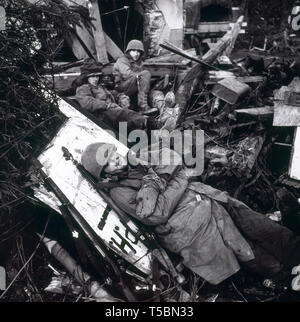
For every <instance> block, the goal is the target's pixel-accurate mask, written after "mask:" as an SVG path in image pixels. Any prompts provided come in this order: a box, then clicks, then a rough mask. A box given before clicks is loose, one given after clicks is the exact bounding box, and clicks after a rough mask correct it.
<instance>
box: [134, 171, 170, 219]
mask: <svg viewBox="0 0 300 322" xmlns="http://www.w3.org/2000/svg"><path fill="white" fill-rule="evenodd" d="M165 188H166V181H165V180H164V179H161V178H159V176H158V175H157V174H156V173H155V172H154V171H153V170H152V169H149V171H148V175H146V176H144V177H143V183H142V187H141V189H140V190H139V191H138V193H137V196H136V215H137V216H139V217H140V218H146V217H149V216H151V215H152V214H153V212H154V210H155V207H156V202H157V198H158V196H159V194H160V193H161V192H163V191H164V190H165Z"/></svg>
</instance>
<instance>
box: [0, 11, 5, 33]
mask: <svg viewBox="0 0 300 322" xmlns="http://www.w3.org/2000/svg"><path fill="white" fill-rule="evenodd" d="M5 25H6V11H5V8H4V7H2V6H0V31H1V30H5Z"/></svg>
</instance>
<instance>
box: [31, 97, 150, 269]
mask: <svg viewBox="0 0 300 322" xmlns="http://www.w3.org/2000/svg"><path fill="white" fill-rule="evenodd" d="M59 107H60V110H61V111H62V113H63V114H65V115H66V116H67V117H68V120H67V121H66V122H65V124H64V125H63V126H62V127H61V128H60V130H59V132H58V133H57V135H56V136H55V138H54V139H53V140H52V141H51V142H50V143H49V145H48V146H47V147H46V149H45V151H44V152H43V153H42V154H41V155H39V156H38V160H39V161H40V162H41V164H42V165H43V169H42V170H43V171H44V172H45V173H46V174H47V175H48V176H49V177H50V178H51V179H52V180H53V181H54V182H55V184H56V185H57V186H58V188H59V189H60V190H61V191H62V192H63V193H64V194H65V196H66V197H67V198H68V200H69V201H70V202H71V203H72V204H73V205H74V207H75V208H76V209H77V211H78V212H79V213H80V214H81V216H82V218H83V219H84V220H85V222H86V223H87V224H88V225H89V226H90V228H91V229H92V230H93V231H94V232H95V233H96V235H97V236H99V238H101V239H102V240H103V242H104V243H105V245H107V247H109V248H110V249H112V250H113V251H114V252H116V253H117V254H118V255H119V256H121V257H122V258H124V259H125V260H126V261H127V262H129V263H131V264H133V265H134V266H135V267H136V268H137V269H138V270H139V271H141V272H142V273H144V274H147V275H149V274H150V273H151V259H152V255H151V252H149V249H148V248H147V247H146V245H145V244H144V243H143V240H145V237H144V236H140V237H138V235H139V234H140V233H139V229H138V227H137V226H136V225H135V224H134V223H133V222H132V221H131V220H129V222H128V223H127V224H126V225H124V224H123V223H122V222H121V220H120V218H119V217H118V215H117V214H116V212H115V211H113V210H111V211H110V212H109V213H108V216H107V217H106V215H105V217H106V219H105V220H104V212H105V210H106V206H107V204H106V202H105V201H104V200H103V199H102V197H101V196H100V194H99V193H98V192H97V191H96V190H95V189H94V188H93V187H92V185H91V184H90V183H89V182H88V181H87V180H86V179H85V178H84V177H83V176H82V175H81V174H80V172H79V170H78V169H77V168H76V167H75V166H74V164H73V163H72V161H67V160H66V159H65V158H64V157H63V151H62V147H63V146H64V147H66V148H67V149H68V150H69V151H70V152H71V154H72V155H73V157H74V158H75V159H76V160H77V161H78V162H80V158H81V154H82V152H83V150H84V148H85V147H86V146H87V145H88V144H90V143H93V142H106V143H113V144H115V145H116V146H117V150H118V152H119V153H120V154H122V155H125V154H126V153H127V151H128V148H127V147H126V146H125V145H123V144H121V143H120V142H119V141H118V140H117V139H115V138H114V137H113V136H112V135H111V134H109V133H108V132H107V131H105V130H104V129H102V128H101V127H100V126H98V125H96V124H95V123H94V122H92V121H91V120H90V119H88V118H87V117H85V116H84V115H83V114H81V113H80V112H79V111H77V110H76V109H75V108H74V107H72V106H71V105H70V104H68V103H67V102H66V101H64V100H62V99H61V100H60V101H59ZM35 197H36V198H38V199H39V200H40V201H42V202H44V203H45V204H47V205H48V206H50V207H51V208H53V209H54V210H56V211H57V212H59V213H60V210H59V206H60V201H59V200H58V199H57V198H56V196H55V195H54V194H53V193H50V192H49V191H47V190H46V189H45V188H44V187H43V186H42V185H41V186H40V187H39V188H36V189H35ZM103 220H104V225H102V227H101V226H99V223H100V222H101V221H102V223H103ZM128 227H129V228H128ZM79 238H80V236H79Z"/></svg>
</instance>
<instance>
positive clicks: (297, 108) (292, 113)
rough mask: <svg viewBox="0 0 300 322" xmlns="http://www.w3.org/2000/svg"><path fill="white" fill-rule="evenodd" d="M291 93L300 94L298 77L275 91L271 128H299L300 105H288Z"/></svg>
mask: <svg viewBox="0 0 300 322" xmlns="http://www.w3.org/2000/svg"><path fill="white" fill-rule="evenodd" d="M292 93H300V79H299V77H295V78H294V79H293V81H292V82H291V83H290V84H289V85H288V86H282V87H281V88H280V89H279V90H277V91H275V93H274V98H275V102H274V119H273V126H300V105H299V104H291V103H290V100H289V98H290V96H291V94H292ZM298 95H300V94H298Z"/></svg>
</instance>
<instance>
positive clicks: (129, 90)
mask: <svg viewBox="0 0 300 322" xmlns="http://www.w3.org/2000/svg"><path fill="white" fill-rule="evenodd" d="M137 78H138V79H137ZM150 81H151V74H150V72H149V71H148V70H143V71H141V72H140V73H138V74H136V75H135V76H132V77H130V78H128V79H127V80H126V81H124V82H122V83H121V84H120V86H119V87H118V90H119V91H121V92H124V93H125V94H126V95H128V96H131V95H133V94H135V93H138V105H139V107H140V108H141V109H142V110H143V111H145V110H148V109H149V105H148V93H149V90H150Z"/></svg>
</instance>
